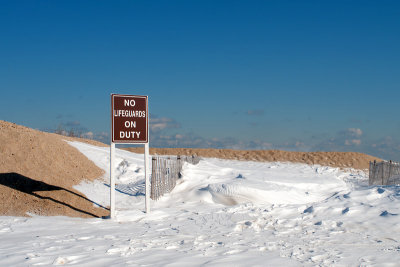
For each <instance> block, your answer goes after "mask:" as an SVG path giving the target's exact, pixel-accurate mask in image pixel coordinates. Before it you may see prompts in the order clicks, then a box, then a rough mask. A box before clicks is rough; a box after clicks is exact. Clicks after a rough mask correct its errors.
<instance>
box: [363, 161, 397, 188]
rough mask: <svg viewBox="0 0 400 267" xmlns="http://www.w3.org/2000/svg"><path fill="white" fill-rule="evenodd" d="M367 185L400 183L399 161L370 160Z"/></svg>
mask: <svg viewBox="0 0 400 267" xmlns="http://www.w3.org/2000/svg"><path fill="white" fill-rule="evenodd" d="M369 185H400V163H397V162H392V161H382V162H378V163H377V162H376V161H374V162H371V161H370V162H369Z"/></svg>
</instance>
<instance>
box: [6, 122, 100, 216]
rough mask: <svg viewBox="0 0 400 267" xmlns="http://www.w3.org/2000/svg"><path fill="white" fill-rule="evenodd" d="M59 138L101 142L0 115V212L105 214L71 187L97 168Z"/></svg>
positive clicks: (93, 174) (97, 172) (91, 177)
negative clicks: (51, 130)
mask: <svg viewBox="0 0 400 267" xmlns="http://www.w3.org/2000/svg"><path fill="white" fill-rule="evenodd" d="M64 140H79V141H84V142H87V143H92V144H96V145H99V144H101V143H99V142H94V141H89V140H81V139H74V138H71V137H65V136H61V135H57V134H52V133H46V132H41V131H37V130H33V129H30V128H27V127H24V126H20V125H16V124H14V123H10V122H6V121H0V203H1V204H0V215H7V216H26V213H27V212H30V213H33V214H37V215H66V216H74V217H98V216H105V215H107V214H108V211H107V210H105V209H104V208H96V207H94V206H93V203H92V202H91V201H90V200H89V199H87V198H86V197H85V196H84V195H82V194H81V193H79V192H78V191H76V190H74V189H73V186H74V185H76V184H79V183H80V182H81V181H83V180H85V179H87V180H94V179H96V178H98V177H101V176H102V175H103V173H104V172H103V170H101V169H100V168H98V167H97V166H96V165H95V164H94V163H93V162H92V161H90V160H89V159H88V158H86V157H85V156H84V155H83V154H81V153H80V152H79V151H78V150H77V149H75V148H73V147H72V146H70V145H69V144H68V143H67V142H65V141H64ZM103 145H104V144H103Z"/></svg>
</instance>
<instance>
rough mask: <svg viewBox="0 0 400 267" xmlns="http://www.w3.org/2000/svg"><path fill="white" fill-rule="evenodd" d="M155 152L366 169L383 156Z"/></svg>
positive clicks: (200, 150)
mask: <svg viewBox="0 0 400 267" xmlns="http://www.w3.org/2000/svg"><path fill="white" fill-rule="evenodd" d="M123 149H126V150H128V151H131V152H135V153H143V151H144V149H143V148H141V147H129V148H123ZM150 154H152V155H156V154H157V155H186V156H191V155H197V156H200V157H207V158H221V159H232V160H250V161H265V162H274V161H280V162H297V163H305V164H310V165H313V164H319V165H322V166H331V167H339V168H354V169H360V170H366V169H368V168H369V162H370V161H374V160H376V161H380V160H381V159H379V158H376V157H373V156H370V155H367V154H363V153H358V152H295V151H282V150H233V149H208V148H204V149H203V148H150Z"/></svg>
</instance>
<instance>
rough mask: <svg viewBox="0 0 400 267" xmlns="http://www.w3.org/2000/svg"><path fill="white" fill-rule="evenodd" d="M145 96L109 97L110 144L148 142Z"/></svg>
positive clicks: (117, 95) (146, 102) (115, 95)
mask: <svg viewBox="0 0 400 267" xmlns="http://www.w3.org/2000/svg"><path fill="white" fill-rule="evenodd" d="M147 100H148V99H147V96H138V95H119V94H112V95H111V127H112V129H111V135H112V137H111V142H113V143H130V144H138V143H139V144H143V143H148V142H149V136H148V132H149V114H148V113H149V112H148V101H147Z"/></svg>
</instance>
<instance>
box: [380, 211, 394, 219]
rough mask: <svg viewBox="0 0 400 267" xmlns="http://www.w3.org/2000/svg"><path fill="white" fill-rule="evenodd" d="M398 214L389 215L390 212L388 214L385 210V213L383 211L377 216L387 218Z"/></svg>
mask: <svg viewBox="0 0 400 267" xmlns="http://www.w3.org/2000/svg"><path fill="white" fill-rule="evenodd" d="M397 215H398V214H395V213H390V212H388V211H387V210H385V211H383V212H382V213H381V215H379V216H381V217H388V216H397Z"/></svg>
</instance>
